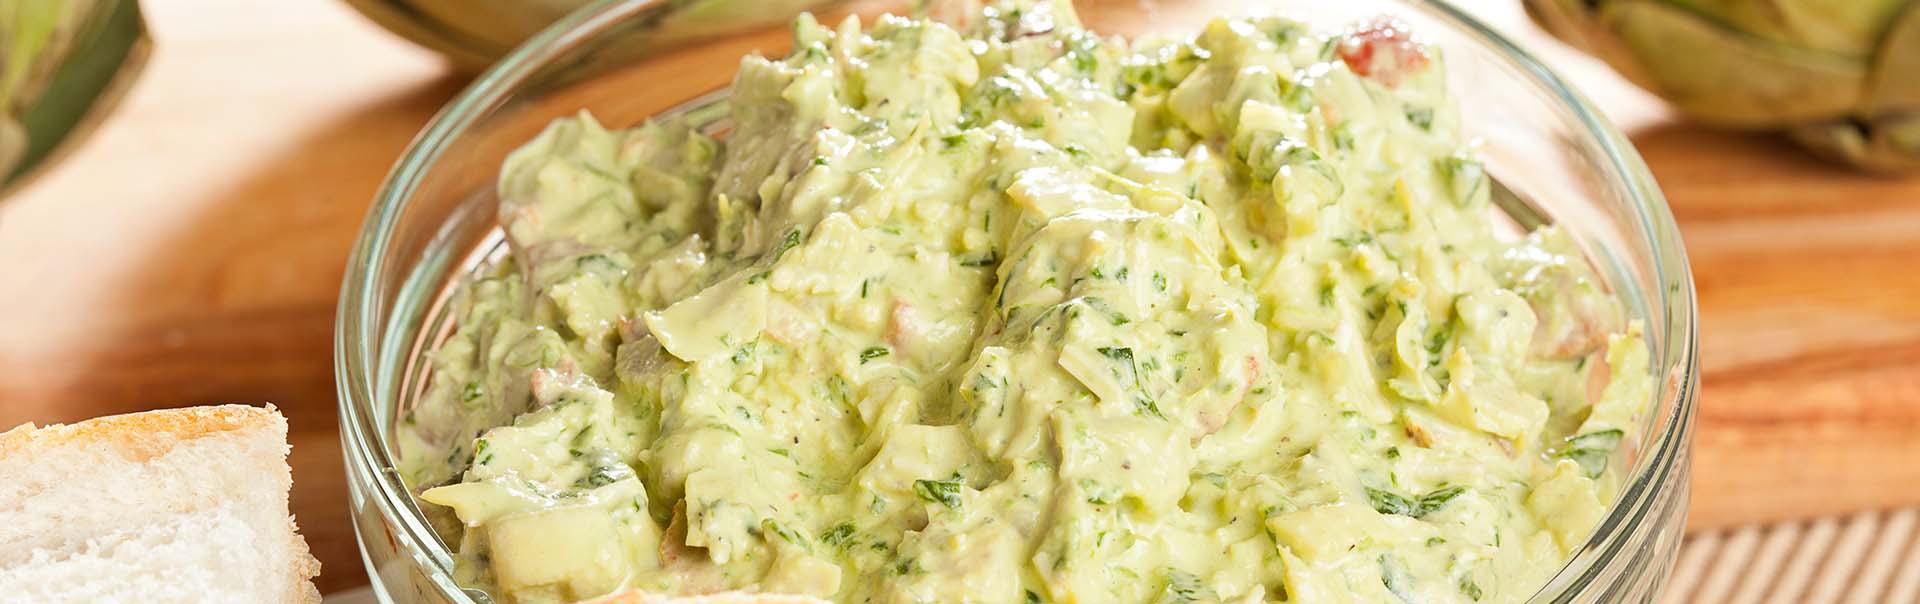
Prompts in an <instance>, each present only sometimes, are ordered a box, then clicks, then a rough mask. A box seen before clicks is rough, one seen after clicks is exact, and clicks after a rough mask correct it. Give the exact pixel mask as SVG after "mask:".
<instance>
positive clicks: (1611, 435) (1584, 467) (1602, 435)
mask: <svg viewBox="0 0 1920 604" xmlns="http://www.w3.org/2000/svg"><path fill="white" fill-rule="evenodd" d="M1626 435H1627V433H1626V432H1624V431H1621V430H1619V429H1608V430H1599V431H1595V432H1588V433H1586V434H1581V435H1579V436H1575V437H1573V438H1569V439H1567V447H1566V449H1565V450H1564V451H1562V452H1561V453H1560V456H1561V457H1565V458H1567V459H1571V460H1574V461H1575V462H1578V463H1579V464H1580V471H1581V473H1583V474H1586V475H1587V477H1588V478H1595V477H1599V476H1600V473H1601V472H1605V471H1606V470H1607V462H1608V460H1609V459H1611V458H1612V457H1613V450H1614V449H1616V448H1618V447H1619V446H1620V440H1621V439H1622V438H1625V437H1626Z"/></svg>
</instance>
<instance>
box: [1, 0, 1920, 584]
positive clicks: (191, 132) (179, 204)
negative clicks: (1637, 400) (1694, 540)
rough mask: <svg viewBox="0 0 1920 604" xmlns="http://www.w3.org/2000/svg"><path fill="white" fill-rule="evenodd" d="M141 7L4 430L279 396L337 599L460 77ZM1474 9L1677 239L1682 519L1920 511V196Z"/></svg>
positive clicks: (245, 11)
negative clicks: (398, 166)
mask: <svg viewBox="0 0 1920 604" xmlns="http://www.w3.org/2000/svg"><path fill="white" fill-rule="evenodd" d="M1129 1H1132V0H1129ZM147 10H148V13H149V21H150V24H151V26H152V29H153V31H154V37H155V40H156V43H157V44H156V51H155V53H154V56H153V60H152V63H151V64H150V65H149V67H148V69H147V71H146V73H145V75H144V76H143V79H142V81H141V82H140V83H138V84H137V85H136V86H135V89H134V90H133V91H132V93H131V95H130V96H129V97H128V99H127V102H126V104H125V105H124V106H123V107H122V108H121V109H120V110H119V112H118V113H117V114H116V115H115V116H113V117H112V118H110V119H109V120H108V121H107V122H106V123H105V124H104V125H103V126H102V128H101V130H100V131H99V133H98V134H97V136H95V137H94V139H93V140H91V141H89V142H88V144H86V145H85V146H84V147H83V148H82V149H80V150H79V151H78V152H76V153H74V154H72V155H71V156H70V157H69V158H68V159H67V160H66V162H65V163H64V164H63V165H61V166H60V167H58V168H56V169H54V170H52V171H51V172H50V173H48V174H46V175H45V177H44V178H43V179H42V180H40V181H39V182H37V183H35V184H33V185H31V186H29V187H28V188H27V189H25V190H24V191H22V192H21V193H20V194H19V195H18V196H17V197H16V198H14V199H12V200H10V201H7V202H4V203H0V317H4V319H0V428H4V427H6V426H11V425H13V424H15V423H18V422H23V421H29V420H31V421H37V422H42V423H45V422H60V421H72V420H77V419H81V418H85V417H90V416H94V415H101V414H107V413H118V412H125V411H133V410H138V409H146V408H153V407H166V406H179V405H192V404H205V403H216V402H256V401H271V402H274V403H276V404H278V405H279V406H280V408H281V409H282V410H283V411H284V412H285V413H286V414H287V415H288V417H289V418H290V420H291V422H292V428H293V444H294V453H293V465H294V477H295V482H296V484H295V488H294V489H295V492H294V497H293V507H294V511H295V513H296V514H297V515H298V517H299V521H300V525H301V527H302V529H303V531H304V532H305V533H306V535H307V537H308V540H309V541H310V542H311V543H312V545H313V549H314V553H315V554H316V555H317V556H319V557H320V559H321V560H322V561H323V562H324V563H325V564H326V569H325V574H323V575H322V576H321V578H320V583H321V586H322V589H323V590H326V591H333V590H335V589H339V588H344V587H348V586H354V585H359V584H362V583H364V582H365V578H364V574H363V571H362V568H361V563H360V561H359V557H358V552H357V550H356V549H355V546H354V544H353V533H352V529H351V525H350V524H349V523H348V519H347V517H346V513H347V507H346V500H345V497H346V495H345V493H346V486H345V478H344V476H343V475H342V470H341V459H340V453H339V447H338V438H339V437H338V433H337V428H336V424H335V419H334V417H335V410H334V409H335V408H334V394H333V373H332V335H331V334H332V327H333V308H334V299H335V295H336V291H337V288H338V285H339V282H340V278H341V274H342V264H343V262H344V259H345V257H346V253H347V248H348V246H349V245H350V243H351V241H352V239H353V236H354V234H355V232H356V230H357V229H358V226H359V223H360V219H361V216H362V214H363V213H364V211H365V209H366V206H367V204H368V202H369V200H370V198H371V196H372V194H373V190H374V188H375V186H376V185H377V184H378V182H379V180H380V178H381V177H382V176H383V175H384V173H385V171H386V170H387V168H388V167H389V166H390V165H391V164H392V162H393V160H394V158H395V157H396V155H397V154H398V153H399V152H400V150H401V147H402V146H404V145H405V143H406V142H407V140H408V139H409V138H410V137H412V135H413V134H414V132H415V131H416V130H417V129H418V128H419V127H420V126H421V125H422V124H424V123H425V122H426V120H427V118H428V117H429V116H430V115H431V114H432V113H433V111H434V110H435V109H437V108H438V107H439V106H440V105H441V103H443V102H445V100H446V99H447V98H449V97H450V96H452V94H453V93H455V92H456V91H457V90H458V88H459V86H461V82H460V81H459V79H458V78H457V77H455V76H453V75H451V74H450V73H449V72H448V71H447V70H446V69H445V68H444V67H443V66H442V64H441V63H440V62H439V61H438V60H437V59H435V58H434V57H432V56H430V55H428V54H426V53H424V52H422V51H419V50H417V49H414V48H413V47H411V46H409V45H407V44H405V43H403V42H401V41H399V40H397V39H395V38H393V37H391V36H388V35H386V34H385V33H383V32H381V31H379V30H378V29H376V28H374V27H373V26H372V25H371V24H369V23H367V22H365V21H363V20H361V19H360V18H358V17H357V16H356V15H354V14H352V13H351V12H350V11H349V10H347V9H346V8H345V7H344V5H341V4H337V3H335V2H330V1H327V0H281V1H277V2H270V3H269V2H258V1H256V0H151V1H149V2H148V3H147ZM1478 10H1479V11H1481V12H1482V14H1483V16H1484V17H1485V18H1487V19H1488V20H1489V21H1492V22H1494V23H1495V24H1497V25H1499V26H1501V27H1502V28H1504V29H1506V30H1508V31H1510V32H1513V33H1514V34H1515V36H1516V37H1517V38H1519V39H1520V40H1521V41H1522V42H1523V44H1527V45H1529V46H1530V47H1533V48H1535V49H1536V50H1537V51H1538V52H1540V53H1541V54H1542V55H1544V57H1545V58H1546V59H1547V61H1548V62H1549V63H1552V64H1554V65H1555V66H1556V67H1558V68H1560V69H1562V70H1563V71H1564V72H1565V73H1567V74H1568V75H1569V77H1571V78H1572V79H1573V80H1574V81H1575V82H1576V83H1578V84H1579V85H1580V86H1581V87H1582V88H1584V89H1585V90H1586V91H1587V93H1588V95H1589V96H1591V97H1594V98H1595V99H1596V100H1598V101H1599V102H1601V103H1602V104H1603V105H1605V106H1606V107H1607V108H1608V110H1609V112H1610V113H1612V114H1613V116H1614V118H1615V120H1616V121H1618V122H1620V123H1621V124H1623V126H1624V127H1626V128H1627V129H1628V130H1629V131H1630V132H1631V133H1632V136H1633V139H1634V141H1635V143H1636V144H1637V145H1639V147H1640V149H1641V151H1642V153H1644V154H1645V155H1646V157H1647V160H1648V162H1649V163H1651V164H1652V165H1653V168H1654V172H1655V173H1656V174H1657V175H1658V177H1659V179H1660V182H1661V184H1662V185H1663V186H1664V187H1665V189H1666V192H1667V195H1668V197H1669V198H1670V199H1671V201H1672V204H1673V208H1674V213H1675V214H1676V215H1677V216H1678V217H1679V220H1680V222H1681V225H1682V228H1683V230H1684V231H1685V232H1686V239H1687V244H1688V252H1689V253H1690V254H1691V256H1692V259H1693V266H1694V271H1695V274H1696V276H1697V279H1698V285H1699V293H1700V307H1701V312H1702V315H1703V317H1704V318H1703V320H1702V333H1701V340H1702V351H1703V358H1704V361H1703V365H1704V368H1705V377H1704V390H1703V392H1702V394H1701V396H1700V399H1699V402H1700V414H1699V425H1698V427H1699V430H1698V436H1697V438H1696V440H1695V443H1696V447H1695V454H1696V459H1695V466H1694V474H1693V497H1694V499H1693V507H1692V522H1693V526H1695V527H1717V526H1724V525H1728V524H1734V523H1744V522H1751V521H1758V520H1766V519H1777V518H1792V517H1803V516H1808V515H1813V514H1824V513H1834V512H1842V511H1849V510H1858V509H1867V508H1883V507H1891V506H1894V505H1897V504H1916V503H1920V302H1916V301H1917V300H1920V180H1909V181H1900V180H1892V179H1884V178H1874V177H1868V176H1861V175H1857V174H1853V173H1849V172H1846V171H1844V170H1839V169H1835V168H1832V167H1830V166H1826V165H1823V164H1821V163H1818V162H1816V161H1812V160H1809V159H1808V158H1807V157H1806V156H1805V155H1803V154H1802V153H1800V152H1799V151H1797V150H1795V149H1794V148H1792V147H1790V146H1788V145H1785V144H1783V143H1781V142H1780V141H1778V140H1776V139H1774V138H1771V137H1766V136H1759V135H1740V134H1721V133H1714V132H1709V131H1704V130H1700V129H1697V128H1694V127H1691V126H1687V125H1684V124H1679V123H1676V122H1675V121H1674V120H1673V119H1672V118H1671V117H1670V116H1669V115H1668V113H1667V111H1666V109H1665V107H1664V106H1662V105H1661V104H1659V103H1658V102H1657V101H1654V100H1652V99H1651V98H1650V97H1647V96H1646V95H1645V94H1644V93H1641V92H1639V91H1637V90H1635V89H1633V88H1631V87H1629V86H1627V85H1625V84H1624V83H1623V82H1621V81H1620V80H1619V79H1618V78H1615V77H1613V76H1612V75H1611V74H1610V73H1608V72H1607V71H1606V70H1605V69H1604V68H1603V67H1601V66H1599V65H1597V64H1595V63H1593V62H1592V61H1590V60H1587V59H1585V58H1584V57H1580V56H1578V55H1576V54H1574V53H1571V52H1569V51H1567V50H1565V49H1564V48H1560V47H1557V46H1555V45H1553V43H1551V42H1549V41H1546V40H1545V39H1544V38H1543V37H1542V36H1541V35H1540V34H1539V33H1538V32H1537V31H1534V30H1533V29H1532V28H1531V27H1530V26H1528V25H1526V23H1525V20H1524V18H1523V17H1522V16H1521V15H1520V13H1519V10H1518V7H1517V6H1515V5H1512V4H1510V3H1508V2H1504V1H1501V0H1484V1H1482V2H1480V3H1479V5H1478Z"/></svg>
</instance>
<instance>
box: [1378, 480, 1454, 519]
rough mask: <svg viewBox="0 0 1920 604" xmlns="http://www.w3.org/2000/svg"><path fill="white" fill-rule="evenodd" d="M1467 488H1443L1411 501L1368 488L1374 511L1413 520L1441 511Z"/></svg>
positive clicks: (1381, 490) (1388, 492) (1384, 491)
mask: <svg viewBox="0 0 1920 604" xmlns="http://www.w3.org/2000/svg"><path fill="white" fill-rule="evenodd" d="M1466 490H1467V489H1466V487H1461V486H1451V487H1441V488H1438V489H1434V490H1433V491H1430V492H1428V493H1427V494H1425V495H1421V496H1420V497H1418V498H1412V499H1409V498H1407V497H1403V496H1401V495H1399V494H1397V493H1394V492H1392V491H1387V490H1383V489H1376V488H1373V487H1367V500H1368V501H1369V502H1371V503H1373V509H1374V511H1377V512H1380V513H1382V514H1395V515H1400V516H1408V517H1412V518H1424V517H1426V516H1427V515H1428V514H1432V513H1434V512H1438V511H1440V509H1441V508H1445V507H1446V506H1447V503H1448V502H1450V501H1453V498H1455V497H1459V496H1460V494H1461V493H1464V492H1466Z"/></svg>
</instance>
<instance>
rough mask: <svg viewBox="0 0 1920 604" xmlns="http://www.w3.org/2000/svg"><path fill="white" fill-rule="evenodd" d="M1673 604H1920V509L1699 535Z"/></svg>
mask: <svg viewBox="0 0 1920 604" xmlns="http://www.w3.org/2000/svg"><path fill="white" fill-rule="evenodd" d="M1662 602H1663V603H1665V604H1691V603H1695V602H1698V603H1701V604H1720V603H1726V604H1775V603H1779V604H1800V603H1803V602H1804V603H1808V604H1827V603H1833V604H1920V508H1909V509H1904V510H1893V511H1884V512H1869V513H1863V514H1857V515H1853V516H1847V517H1840V518H1822V519H1818V520H1812V521H1806V522H1793V523H1785V524H1774V525H1766V526H1747V527H1740V528H1736V529H1728V530H1722V531H1714V532H1708V533H1701V534H1697V535H1694V536H1692V537H1690V538H1688V539H1687V543H1686V545H1685V546H1683V547H1682V548H1681V550H1680V560H1679V562H1678V563H1677V564H1676V565H1675V566H1674V569H1673V579H1672V580H1671V581H1670V582H1669V583H1668V587H1667V591H1666V594H1665V597H1664V598H1663V599H1662Z"/></svg>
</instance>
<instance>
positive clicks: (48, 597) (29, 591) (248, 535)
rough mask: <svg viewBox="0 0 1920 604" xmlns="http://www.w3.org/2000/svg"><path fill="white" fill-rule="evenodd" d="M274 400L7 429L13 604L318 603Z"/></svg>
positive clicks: (7, 592)
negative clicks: (292, 508)
mask: <svg viewBox="0 0 1920 604" xmlns="http://www.w3.org/2000/svg"><path fill="white" fill-rule="evenodd" d="M287 452H288V446H287V420H286V418H284V417H281V416H280V413H279V411H277V410H275V409H274V408H273V407H272V406H268V407H265V408H260V407H248V406H244V405H224V406H218V407H197V408H188V409H168V410H162V411H149V412H145V413H132V414H127V415H116V416H110V417H102V418H97V419H92V420H88V421H84V422H80V423H77V424H72V425H64V426H61V425H55V426H47V427H45V428H35V427H34V426H33V425H31V424H28V425H25V426H21V427H19V428H15V429H13V430H10V431H8V432H6V433H0V604H12V603H15V602H20V603H27V602H32V603H35V604H55V603H69V602H72V603H79V602H129V603H133V602H138V603H142V604H146V603H171V602H181V603H186V602H195V603H198V602H207V603H227V602H232V603H243V602H244V603H248V604H254V603H268V604H271V603H300V604H305V603H313V602H319V601H320V594H319V592H318V591H317V590H315V589H314V586H313V583H312V579H313V577H314V575H316V574H318V573H319V570H320V564H319V562H317V561H315V560H314V559H313V557H312V556H310V555H308V553H307V544H306V541H304V540H303V539H301V538H300V535H299V534H298V533H296V532H295V527H294V524H293V518H292V516H290V515H289V514H288V513H287V489H288V488H289V487H290V486H292V484H293V478H292V475H291V473H290V471H289V469H288V467H287Z"/></svg>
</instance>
